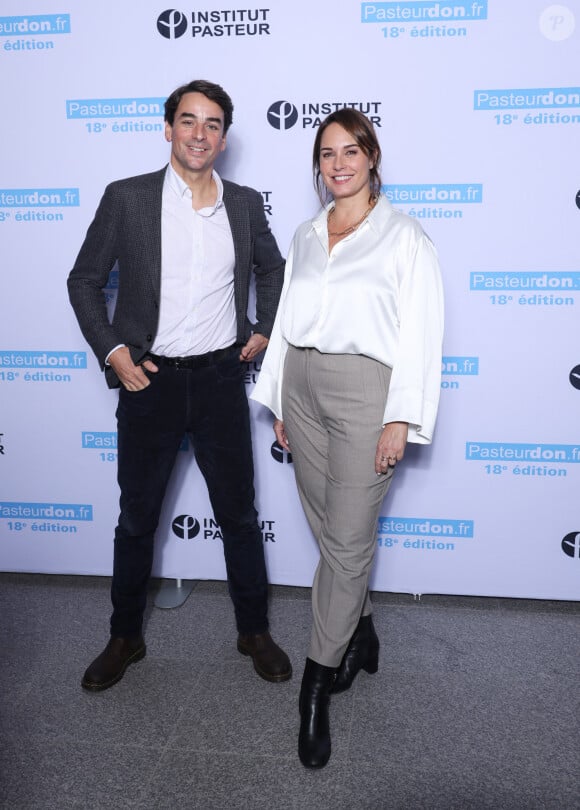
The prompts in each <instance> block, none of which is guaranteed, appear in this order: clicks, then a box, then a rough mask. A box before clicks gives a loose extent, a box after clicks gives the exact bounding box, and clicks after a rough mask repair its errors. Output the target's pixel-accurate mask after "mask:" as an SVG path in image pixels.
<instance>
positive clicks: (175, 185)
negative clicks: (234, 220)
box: [165, 163, 224, 216]
mask: <svg viewBox="0 0 580 810" xmlns="http://www.w3.org/2000/svg"><path fill="white" fill-rule="evenodd" d="M211 176H212V178H213V179H214V181H215V184H216V187H217V197H216V201H215V203H214V204H213V205H209V206H207V207H206V208H201V209H200V210H199V211H198V212H197V213H198V214H202V215H203V216H211V214H213V213H214V212H215V211H217V210H218V208H221V207H222V205H223V204H224V199H223V197H224V184H223V183H222V179H221V177H220V176H219V174H218V173H217V172H216V171H215V169H214V170H213V171H212V173H211ZM165 182H166V183H167V186H168V188H170V189H171V191H173V192H175V194H177V196H178V197H180V198H183V197H188V198H190V199H191V189H190V188H189V186H188V185H187V183H186V182H185V180H183V179H182V178H181V177H180V176H179V175H178V174H177V172H176V171H175V169H174V168H173V166H172V165H171V163H168V164H167V174H166V175H165Z"/></svg>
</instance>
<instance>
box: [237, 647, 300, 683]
mask: <svg viewBox="0 0 580 810" xmlns="http://www.w3.org/2000/svg"><path fill="white" fill-rule="evenodd" d="M238 652H239V653H241V654H242V655H247V656H249V657H250V658H251V659H252V663H253V665H254V669H255V671H256V672H257V673H258V675H259V676H260V678H263V679H264V680H265V681H268V682H269V683H282V682H283V681H289V680H290V678H291V677H292V667H290V669H289V671H288V672H281V673H280V674H279V675H272V674H271V673H270V672H264V670H262V669H260V667H259V666H258V665H257V664H256V662H255V660H254V658H253V656H252V653H251V652H250V651H249V650H247V649H246V648H245V647H242V646H240V644H238Z"/></svg>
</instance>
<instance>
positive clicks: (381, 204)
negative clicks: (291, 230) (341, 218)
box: [312, 194, 393, 234]
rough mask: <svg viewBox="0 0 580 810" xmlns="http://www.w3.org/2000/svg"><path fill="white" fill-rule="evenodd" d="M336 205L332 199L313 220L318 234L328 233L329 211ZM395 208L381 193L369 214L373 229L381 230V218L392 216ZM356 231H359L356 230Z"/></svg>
mask: <svg viewBox="0 0 580 810" xmlns="http://www.w3.org/2000/svg"><path fill="white" fill-rule="evenodd" d="M333 207H334V200H331V201H330V202H329V203H328V204H327V205H325V206H324V208H322V209H321V210H320V211H319V212H318V214H317V215H316V216H315V217H314V219H313V220H312V228H313V230H315V231H316V232H317V233H318V234H320V233H321V232H324V233H327V228H328V224H327V223H328V212H329V211H330V209H331V208H333ZM392 210H393V206H392V205H391V203H390V202H389V200H388V199H387V198H386V197H385V195H384V194H379V199H378V200H377V204H376V205H375V207H374V208H373V210H372V211H371V212H370V214H369V215H368V217H367V219H366V221H367V222H368V223H369V225H370V226H371V228H373V230H379V228H380V226H381V220H384V218H385V217H387V216H390V214H391V212H392ZM354 233H357V231H355V232H354Z"/></svg>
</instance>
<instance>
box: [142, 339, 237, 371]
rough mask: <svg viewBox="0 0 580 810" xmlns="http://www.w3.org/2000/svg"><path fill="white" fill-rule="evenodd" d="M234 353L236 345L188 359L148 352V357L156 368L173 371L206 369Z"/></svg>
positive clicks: (194, 355) (192, 355)
mask: <svg viewBox="0 0 580 810" xmlns="http://www.w3.org/2000/svg"><path fill="white" fill-rule="evenodd" d="M235 351H237V345H236V344H235V343H234V344H233V345H232V346H228V347H227V348H226V349H216V350H215V351H214V352H206V353H205V354H191V355H189V356H188V357H165V356H162V355H159V354H153V353H152V352H149V354H148V357H149V358H150V359H151V360H153V362H154V363H155V365H156V366H169V367H170V368H175V369H182V368H184V369H192V368H207V366H213V365H215V363H218V362H219V361H220V360H223V359H224V358H226V357H228V356H231V355H232V354H234V352H235Z"/></svg>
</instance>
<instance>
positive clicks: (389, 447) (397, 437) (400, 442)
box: [375, 422, 409, 475]
mask: <svg viewBox="0 0 580 810" xmlns="http://www.w3.org/2000/svg"><path fill="white" fill-rule="evenodd" d="M408 435H409V424H408V423H407V422H389V423H388V424H386V425H385V426H384V428H383V432H382V433H381V437H380V439H379V443H378V444H377V452H376V454H375V472H376V474H377V475H384V474H385V473H386V472H387V471H388V469H389V467H394V466H395V464H396V463H397V461H400V460H401V459H402V458H403V456H404V455H405V446H406V444H407V436H408Z"/></svg>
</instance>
